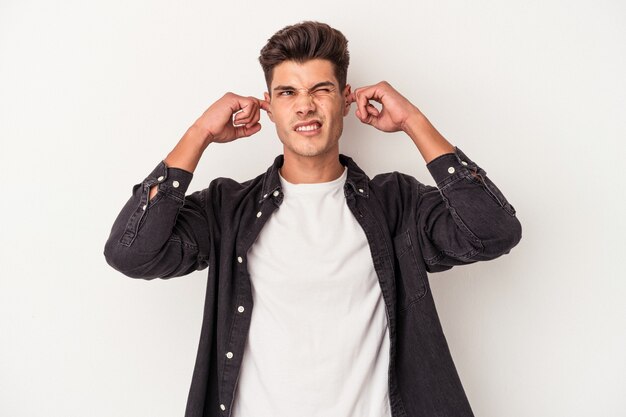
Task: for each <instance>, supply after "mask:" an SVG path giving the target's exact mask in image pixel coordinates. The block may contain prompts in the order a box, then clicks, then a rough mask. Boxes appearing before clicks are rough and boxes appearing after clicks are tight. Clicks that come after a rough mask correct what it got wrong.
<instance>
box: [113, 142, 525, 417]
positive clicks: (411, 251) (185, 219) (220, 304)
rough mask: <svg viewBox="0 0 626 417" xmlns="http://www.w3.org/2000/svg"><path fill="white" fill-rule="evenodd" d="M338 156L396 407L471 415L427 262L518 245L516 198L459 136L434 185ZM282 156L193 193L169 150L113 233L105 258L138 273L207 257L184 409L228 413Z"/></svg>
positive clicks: (485, 256)
mask: <svg viewBox="0 0 626 417" xmlns="http://www.w3.org/2000/svg"><path fill="white" fill-rule="evenodd" d="M339 160H340V162H341V164H342V165H344V166H347V167H348V177H347V180H346V184H345V186H344V192H345V196H346V203H347V205H348V207H349V208H350V210H351V212H352V213H353V214H354V216H355V218H356V219H357V221H358V222H359V224H360V225H361V226H362V227H363V230H364V232H365V235H366V236H367V240H368V242H369V245H370V249H371V254H372V259H373V262H374V267H375V269H376V273H377V276H378V280H379V282H380V287H381V290H382V294H383V298H384V301H385V306H386V312H387V318H388V324H389V333H390V338H391V340H390V363H389V374H388V375H389V381H388V383H389V396H390V403H391V411H392V415H393V416H394V417H418V416H419V417H421V416H423V417H434V416H439V417H443V416H454V417H462V416H472V415H473V414H472V410H471V407H470V405H469V402H468V400H467V397H466V395H465V392H464V390H463V387H462V385H461V381H460V379H459V377H458V374H457V371H456V368H455V365H454V363H453V360H452V357H451V355H450V351H449V349H448V345H447V342H446V339H445V336H444V333H443V331H442V328H441V324H440V321H439V317H438V315H437V311H436V309H435V304H434V301H433V298H432V295H431V292H430V285H429V282H428V278H427V272H430V273H434V272H439V271H445V270H448V269H450V268H452V267H453V266H455V265H464V264H470V263H474V262H477V261H486V260H490V259H494V258H497V257H499V256H501V255H504V254H507V253H509V252H510V250H511V249H512V248H513V247H514V246H515V245H517V243H518V242H519V241H520V239H521V236H522V229H521V224H520V222H519V221H518V219H517V217H516V211H515V208H514V207H513V206H512V205H511V204H510V203H509V202H508V201H507V199H506V198H505V197H504V195H503V194H502V192H501V191H500V190H499V189H498V188H497V187H496V185H495V184H494V183H493V182H492V181H491V180H490V179H489V178H488V177H487V173H486V172H485V171H484V170H483V169H482V168H481V167H479V166H478V165H477V164H476V163H474V162H473V161H472V160H470V159H469V158H468V157H467V156H466V155H465V154H464V153H463V152H462V151H461V150H460V149H459V148H458V147H455V151H454V152H453V153H447V154H443V155H440V156H439V157H437V158H435V159H434V160H432V161H430V162H429V163H428V164H427V168H428V170H429V172H430V173H431V175H432V176H433V178H434V180H435V182H436V184H437V186H436V187H435V186H430V185H424V184H422V183H421V182H419V181H418V180H417V179H415V178H414V177H412V176H409V175H406V174H402V173H399V172H392V173H386V174H380V175H377V176H375V177H374V178H372V179H370V178H369V177H368V176H367V175H366V174H365V173H364V172H363V171H362V170H361V169H360V168H359V167H358V166H357V164H356V163H355V162H354V161H353V160H352V159H351V158H350V157H348V156H345V155H343V154H340V155H339ZM283 161H284V157H283V155H279V156H277V157H276V159H275V161H274V163H273V165H272V166H270V167H269V168H268V169H267V171H266V172H265V173H263V174H261V175H259V176H257V177H256V178H254V179H251V180H249V181H246V182H243V183H239V182H237V181H235V180H233V179H229V178H217V179H214V180H213V181H212V182H211V183H210V185H209V187H208V188H205V189H204V190H201V191H196V192H194V193H191V194H189V195H185V194H186V191H187V188H188V186H189V183H190V182H191V179H192V177H193V174H192V173H190V172H188V171H185V170H182V169H179V168H169V167H167V166H166V164H165V163H164V162H163V161H161V162H160V163H159V164H158V165H157V166H156V168H155V169H154V170H153V171H152V172H151V173H150V174H149V175H148V176H147V177H146V178H145V179H144V180H143V181H142V182H141V183H139V184H136V185H135V186H134V187H133V189H132V195H131V197H130V198H129V200H128V202H127V203H126V204H125V205H124V207H123V208H122V210H121V212H120V213H119V215H118V217H117V219H116V220H115V222H114V224H113V227H112V229H111V234H110V236H109V238H108V240H107V242H106V245H105V248H104V255H105V258H106V261H107V262H108V263H109V265H111V266H112V267H113V268H115V269H116V270H118V271H120V272H122V273H123V274H125V275H127V276H129V277H132V278H143V279H153V278H171V277H177V276H182V275H186V274H189V273H191V272H193V271H196V270H202V269H206V268H208V281H207V291H206V299H205V304H204V317H203V323H202V329H201V334H200V342H199V346H198V354H197V357H196V364H195V367H194V372H193V377H192V381H191V388H190V391H189V397H188V401H187V408H186V413H185V416H186V417H201V416H202V417H209V416H224V417H226V416H230V413H231V409H232V402H233V398H234V394H235V388H236V384H237V378H238V376H239V370H240V367H241V363H242V355H243V352H244V347H245V343H246V338H247V334H248V330H249V328H250V317H251V313H252V309H253V299H252V293H251V287H250V277H249V273H248V268H247V253H248V249H249V248H250V247H251V245H252V244H253V242H254V241H255V240H256V238H257V236H258V235H259V232H260V231H261V229H262V227H263V225H264V224H265V222H266V221H267V220H268V219H269V217H270V216H271V215H272V213H273V212H274V210H276V209H278V208H279V207H280V205H281V203H282V201H283V194H282V190H281V186H280V180H279V176H278V169H279V168H280V167H281V166H282V163H283ZM157 183H158V184H159V191H158V193H157V194H156V195H155V196H154V198H153V199H152V200H150V201H148V195H149V190H150V188H151V186H152V185H154V184H157ZM296 415H298V410H294V416H296Z"/></svg>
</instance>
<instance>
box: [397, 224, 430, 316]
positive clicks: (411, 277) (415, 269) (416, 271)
mask: <svg viewBox="0 0 626 417" xmlns="http://www.w3.org/2000/svg"><path fill="white" fill-rule="evenodd" d="M393 246H394V251H395V262H396V265H395V268H396V290H397V292H398V294H397V295H398V297H397V298H398V311H402V310H405V309H407V308H408V307H409V306H410V305H411V304H413V303H415V302H417V301H418V300H420V299H421V298H422V297H423V296H424V295H426V291H427V288H428V285H427V283H426V279H427V277H426V270H425V269H424V265H423V261H421V259H422V257H421V255H420V254H419V247H418V246H417V245H416V242H413V241H412V239H411V235H410V234H409V231H408V230H407V231H405V232H403V233H401V234H399V235H398V236H396V237H395V238H394V239H393Z"/></svg>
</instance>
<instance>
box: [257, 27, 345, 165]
mask: <svg viewBox="0 0 626 417" xmlns="http://www.w3.org/2000/svg"><path fill="white" fill-rule="evenodd" d="M347 43H348V41H347V40H346V38H345V37H344V36H343V35H342V34H341V32H339V31H338V30H336V29H333V28H331V27H330V26H328V25H326V24H323V23H317V22H303V23H299V24H296V25H292V26H287V27H286V28H284V29H282V30H280V31H278V32H277V33H276V34H275V35H274V36H272V37H271V38H270V39H269V41H268V43H267V44H266V45H265V46H264V47H263V49H262V50H261V56H260V58H259V61H260V62H261V65H262V67H263V71H264V72H265V79H266V82H267V88H268V92H267V93H266V94H265V100H266V101H268V102H269V107H268V109H267V114H268V116H269V118H270V120H271V121H272V122H274V124H275V125H276V132H277V134H278V137H279V138H280V140H281V142H282V143H283V145H284V151H285V157H286V158H291V157H292V156H294V157H306V158H316V159H319V160H324V159H326V158H330V159H333V158H334V157H335V156H336V155H337V154H338V153H339V138H340V137H341V134H342V132H343V118H344V117H345V116H346V115H347V114H348V112H349V110H350V100H349V98H348V97H349V95H350V86H349V85H347V84H346V76H347V70H348V62H349V55H348V48H347ZM320 158H321V159H320Z"/></svg>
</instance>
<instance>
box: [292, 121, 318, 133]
mask: <svg viewBox="0 0 626 417" xmlns="http://www.w3.org/2000/svg"><path fill="white" fill-rule="evenodd" d="M321 128H322V124H321V123H320V122H318V121H313V122H309V123H302V124H299V125H297V126H296V127H295V129H294V130H295V131H296V132H301V133H302V132H317V131H318V130H320V129H321Z"/></svg>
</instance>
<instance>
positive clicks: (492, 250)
mask: <svg viewBox="0 0 626 417" xmlns="http://www.w3.org/2000/svg"><path fill="white" fill-rule="evenodd" d="M497 226H498V227H496V228H494V233H493V234H492V235H491V237H489V238H487V239H483V240H482V246H483V250H482V254H481V257H482V258H483V259H484V260H490V259H495V258H498V257H500V256H502V255H506V254H508V253H509V252H511V250H512V249H513V248H514V247H515V246H517V244H518V243H519V242H520V241H521V240H522V225H521V223H520V222H519V220H518V219H517V217H515V216H512V217H510V218H509V219H508V221H506V222H505V223H504V222H503V223H501V224H497Z"/></svg>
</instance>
